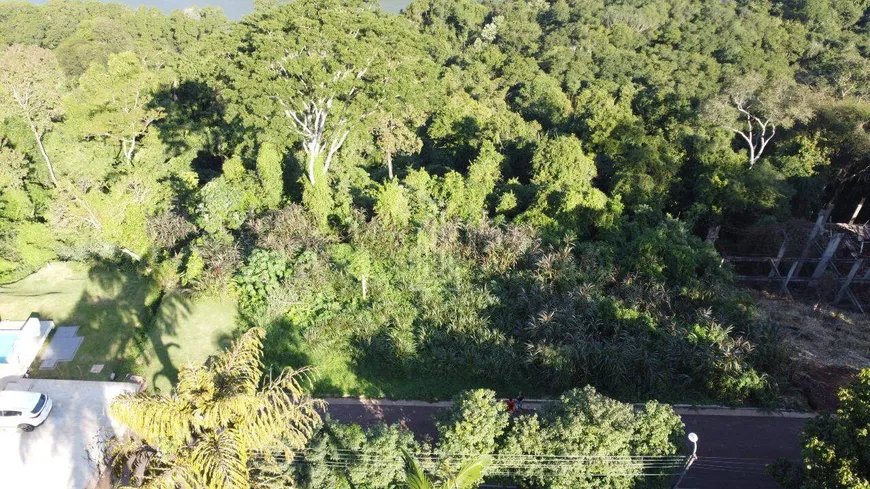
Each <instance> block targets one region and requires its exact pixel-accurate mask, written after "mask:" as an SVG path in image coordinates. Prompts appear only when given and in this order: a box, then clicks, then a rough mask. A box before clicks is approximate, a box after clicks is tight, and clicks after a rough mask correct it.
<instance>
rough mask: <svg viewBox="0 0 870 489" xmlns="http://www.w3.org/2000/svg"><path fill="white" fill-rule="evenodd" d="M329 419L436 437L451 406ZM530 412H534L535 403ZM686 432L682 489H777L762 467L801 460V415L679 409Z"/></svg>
mask: <svg viewBox="0 0 870 489" xmlns="http://www.w3.org/2000/svg"><path fill="white" fill-rule="evenodd" d="M327 401H328V402H329V415H330V416H331V417H332V418H333V419H336V420H339V421H343V422H352V423H357V424H360V425H362V426H370V425H372V424H375V423H383V422H386V423H390V424H393V423H398V424H399V425H401V426H404V427H406V428H408V429H409V430H411V431H413V432H414V433H415V434H416V435H417V436H418V437H419V438H424V437H426V436H430V437H435V436H436V434H437V433H436V430H435V417H436V415H437V414H438V413H440V412H442V411H444V410H445V409H447V407H448V406H449V403H435V404H428V403H424V402H414V401H411V402H398V401H396V402H376V401H374V402H372V401H360V400H357V399H333V400H327ZM528 407H529V408H535V407H536V405H535V404H533V403H529V404H528ZM678 412H679V413H680V415H681V416H682V418H683V422H684V423H685V424H686V429H687V431H693V432H695V433H697V434H698V436H699V437H700V441H699V443H698V456H699V458H698V461H697V462H696V463H695V466H694V467H693V468H692V469H691V470H690V471H689V474H688V475H687V476H686V478H685V479H684V480H683V482H682V484H680V488H681V489H692V488H695V489H734V488H740V489H777V488H778V486H777V484H776V483H775V482H774V481H773V479H771V478H770V477H768V476H767V475H765V474H764V465H765V464H767V463H771V462H773V461H775V460H776V459H777V458H779V457H784V458H789V459H798V458H799V457H800V446H799V435H800V432H801V430H802V429H803V426H804V423H805V422H806V416H803V415H788V414H786V415H778V414H767V413H762V412H758V411H755V410H745V411H744V410H713V411H710V412H708V413H706V414H705V413H703V412H700V411H693V410H690V409H678Z"/></svg>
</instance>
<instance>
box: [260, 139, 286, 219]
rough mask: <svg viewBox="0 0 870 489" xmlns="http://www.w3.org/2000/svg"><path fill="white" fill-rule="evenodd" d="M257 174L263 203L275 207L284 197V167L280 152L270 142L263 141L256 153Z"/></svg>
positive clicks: (270, 207) (267, 206)
mask: <svg viewBox="0 0 870 489" xmlns="http://www.w3.org/2000/svg"><path fill="white" fill-rule="evenodd" d="M257 176H258V177H260V185H261V186H262V188H263V197H262V200H263V205H265V206H266V208H267V209H277V208H278V206H279V205H280V204H281V199H282V198H284V169H283V168H282V158H281V154H280V153H278V149H277V148H275V145H273V144H271V143H263V144H262V145H261V146H260V151H259V152H258V153H257Z"/></svg>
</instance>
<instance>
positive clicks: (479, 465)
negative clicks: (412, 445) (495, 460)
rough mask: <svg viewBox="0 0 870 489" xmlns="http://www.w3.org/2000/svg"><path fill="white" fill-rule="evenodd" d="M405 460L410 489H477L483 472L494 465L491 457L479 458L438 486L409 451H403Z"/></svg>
mask: <svg viewBox="0 0 870 489" xmlns="http://www.w3.org/2000/svg"><path fill="white" fill-rule="evenodd" d="M402 458H403V459H404V460H405V482H406V483H407V485H408V489H470V488H472V487H477V484H478V483H479V482H480V479H481V478H482V477H483V471H484V470H486V468H487V467H489V465H490V464H491V463H492V457H490V456H489V455H480V456H477V457H475V458H473V459H471V460H469V461H467V462H465V463H464V464H462V466H461V467H459V470H457V471H456V472H455V473H453V474H450V475H449V476H447V477H445V478H443V479H442V480H440V481H439V483H438V484H436V483H434V482H432V480H431V479H429V477H428V476H427V475H426V474H425V473H424V472H423V469H422V468H421V467H420V464H419V463H417V460H416V459H415V458H414V456H413V455H411V454H410V453H408V451H407V450H402Z"/></svg>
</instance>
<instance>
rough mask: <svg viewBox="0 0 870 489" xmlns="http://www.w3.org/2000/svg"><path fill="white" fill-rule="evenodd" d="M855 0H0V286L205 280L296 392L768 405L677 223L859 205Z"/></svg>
mask: <svg viewBox="0 0 870 489" xmlns="http://www.w3.org/2000/svg"><path fill="white" fill-rule="evenodd" d="M865 4H866V2H863V1H862V2H857V3H856V2H845V1H830V2H824V1H818V2H773V3H764V4H758V3H757V2H756V3H750V2H712V1H706V0H679V1H676V2H662V1H659V0H647V1H644V2H630V4H627V3H625V2H617V1H613V0H605V1H599V2H593V1H587V0H555V1H551V2H543V1H533V2H527V1H519V0H506V1H501V2H483V3H480V2H470V1H466V0H416V1H414V2H412V3H411V4H410V5H408V7H407V9H406V10H405V11H404V13H403V14H401V15H391V14H387V13H385V12H383V11H381V10H380V9H379V8H378V7H377V6H376V5H375V4H373V3H371V2H365V1H357V0H318V1H313V0H292V1H290V2H269V1H266V2H258V7H257V8H256V9H255V11H254V12H253V13H252V14H250V15H248V16H246V17H245V18H244V19H242V20H240V21H234V22H230V21H228V20H227V19H226V18H225V17H224V16H223V15H222V14H221V13H220V12H219V10H217V9H214V8H202V9H197V8H194V9H186V10H184V11H177V12H173V13H171V14H169V15H163V14H162V13H160V12H159V11H157V10H155V9H148V8H143V9H138V10H133V9H130V8H126V7H123V6H119V5H102V4H97V3H91V2H85V3H79V2H72V3H71V2H49V3H48V4H47V5H44V6H39V7H36V6H30V5H19V4H9V5H6V4H3V5H0V19H2V20H3V22H2V25H3V27H2V28H0V41H2V42H3V43H4V47H3V50H4V51H3V55H2V57H0V64H2V66H3V68H4V69H3V70H0V72H2V73H0V82H2V83H0V106H2V107H3V110H2V117H3V124H2V125H0V280H4V281H6V280H12V279H15V278H17V277H20V276H22V275H23V274H26V273H28V272H29V271H31V270H33V269H35V268H38V267H39V266H40V265H41V264H42V263H43V262H44V261H45V260H48V259H51V258H53V257H56V256H57V257H61V258H63V259H78V260H88V259H90V257H92V256H99V257H117V256H123V257H125V258H124V259H125V260H127V259H129V260H133V261H141V262H144V265H146V266H145V267H144V269H149V270H152V272H153V273H155V274H156V275H157V276H159V277H160V280H161V282H162V283H163V284H164V285H165V286H166V287H174V286H177V285H181V286H183V287H190V288H194V289H196V290H199V291H202V290H205V291H209V292H215V293H217V292H220V293H226V292H232V293H231V294H229V295H230V296H232V298H231V299H228V300H237V301H238V302H239V305H240V306H241V307H240V311H241V315H242V321H243V323H242V324H240V328H241V329H244V328H245V327H247V326H250V325H258V326H264V327H266V328H267V330H268V332H269V342H268V348H267V353H266V358H267V362H268V363H269V364H270V365H274V366H276V367H283V366H285V365H287V364H294V363H299V362H300V361H304V362H305V363H308V362H309V361H311V362H313V363H318V364H320V365H321V366H324V367H327V368H326V369H325V372H326V373H325V374H324V378H323V379H322V380H321V381H319V383H317V384H316V389H318V390H319V392H330V393H341V394H344V393H349V392H353V393H363V394H371V395H379V394H385V393H387V394H406V395H411V396H419V397H448V396H452V395H454V394H456V393H457V391H459V390H461V389H463V388H465V387H477V386H484V387H489V388H493V389H498V390H503V389H507V388H511V389H514V388H524V389H526V390H527V391H530V390H531V389H535V390H538V391H540V392H542V393H552V392H558V391H561V390H565V389H569V388H571V387H574V386H578V385H586V384H593V385H595V386H596V388H599V389H600V390H601V391H602V392H605V393H607V394H608V395H613V396H617V397H619V398H622V399H637V398H640V397H648V396H659V397H664V398H668V399H680V400H684V401H685V400H716V401H721V402H733V403H743V402H751V401H758V400H761V399H771V398H774V397H776V391H777V388H778V387H777V386H778V383H779V381H780V380H782V377H781V376H780V374H781V370H780V367H781V365H779V364H778V363H777V362H778V360H777V359H779V358H780V356H779V355H777V354H774V353H775V352H776V351H777V348H778V344H777V343H776V338H775V337H773V336H772V335H769V334H767V333H766V331H767V330H766V329H765V327H764V326H763V325H760V324H758V323H757V322H756V321H755V320H754V319H753V317H752V305H751V302H750V301H748V300H747V299H746V297H745V296H744V295H742V294H740V293H738V292H737V291H736V290H735V288H734V286H733V284H732V283H731V277H730V276H729V274H728V272H727V270H724V269H723V268H721V267H719V265H718V258H717V256H716V254H715V252H714V250H713V249H711V248H710V247H708V246H706V245H705V244H703V243H702V242H701V241H700V240H699V239H698V238H697V236H699V235H703V234H704V233H705V232H706V230H707V229H706V226H708V225H710V224H714V225H715V224H721V225H725V226H731V227H741V226H745V225H753V224H757V223H763V222H768V221H770V220H772V219H786V218H788V217H806V216H807V215H812V214H814V213H815V212H816V210H817V209H818V208H819V207H820V206H821V205H822V204H823V203H826V202H828V201H830V200H835V201H838V205H839V202H844V203H848V205H849V206H850V207H851V206H852V205H854V202H852V201H857V199H856V198H855V197H856V196H859V197H860V196H862V195H861V194H860V193H861V192H862V191H863V189H864V188H866V186H867V183H868V181H870V180H868V178H870V177H868V175H870V172H867V171H866V170H867V161H868V155H870V149H868V148H870V143H868V141H870V139H868V135H867V133H866V131H865V130H863V128H865V126H866V124H867V121H868V120H870V105H868V103H867V101H866V98H867V95H868V94H870V78H868V76H866V73H867V72H868V70H867V69H866V68H867V66H868V59H867V52H868V49H867V48H868V45H867V39H866V30H867V16H866V7H867V6H866V5H865ZM724 33H727V35H726V34H724ZM16 91H17V92H16ZM15 93H19V94H21V93H27V94H29V96H28V97H26V98H21V97H19V98H18V99H16V98H15ZM747 117H748V118H747ZM762 126H764V128H766V129H764V128H762V132H763V133H764V134H763V135H762V136H761V139H759V134H760V133H759V132H758V129H759V127H762ZM774 127H775V128H776V131H775V134H774V131H773V129H774ZM749 128H754V129H753V133H752V135H751V136H750V137H748V138H747V137H746V136H749V134H748V129H749ZM752 148H755V149H752ZM747 160H749V164H747ZM672 216H678V217H672ZM687 216H688V217H687ZM213 442H214V444H215V445H216V446H226V447H227V448H228V449H229V450H234V448H233V447H232V446H230V445H229V444H227V445H223V444H224V443H225V442H227V440H224V439H218V438H215V439H214V440H213ZM227 443H228V442H227ZM424 468H426V469H427V470H428V467H424Z"/></svg>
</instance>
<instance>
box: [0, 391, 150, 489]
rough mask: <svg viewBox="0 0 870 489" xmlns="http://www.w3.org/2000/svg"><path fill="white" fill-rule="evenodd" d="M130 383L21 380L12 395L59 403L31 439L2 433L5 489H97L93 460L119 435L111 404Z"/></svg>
mask: <svg viewBox="0 0 870 489" xmlns="http://www.w3.org/2000/svg"><path fill="white" fill-rule="evenodd" d="M137 387H138V386H137V385H136V384H132V383H127V382H87V381H74V380H42V379H21V380H19V381H18V382H14V383H10V384H9V385H7V386H6V389H7V390H29V391H33V392H41V393H43V394H46V395H48V396H49V397H51V398H52V399H53V400H54V407H53V408H52V411H51V414H50V415H49V416H48V419H47V420H46V421H45V423H43V424H42V425H41V426H39V427H37V428H36V429H35V430H33V431H32V432H30V433H21V432H19V431H18V430H17V429H13V430H5V431H0V466H2V470H0V472H2V479H3V483H2V486H3V487H8V488H10V489H13V488H51V489H55V488H56V489H64V488H70V489H85V488H86V487H89V486H90V485H92V484H95V483H96V476H97V473H98V467H97V463H96V462H95V459H94V458H92V457H91V456H90V454H91V453H96V452H97V451H98V450H99V449H100V448H99V447H100V445H99V440H100V439H103V440H105V439H107V438H109V437H111V436H112V435H114V434H116V433H117V434H120V432H121V427H120V426H119V425H118V424H117V423H115V422H113V421H112V420H111V419H110V418H109V416H108V414H107V409H108V406H109V403H110V402H111V400H112V399H114V398H115V397H116V396H118V395H120V394H122V393H124V392H135V391H136V390H137Z"/></svg>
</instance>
